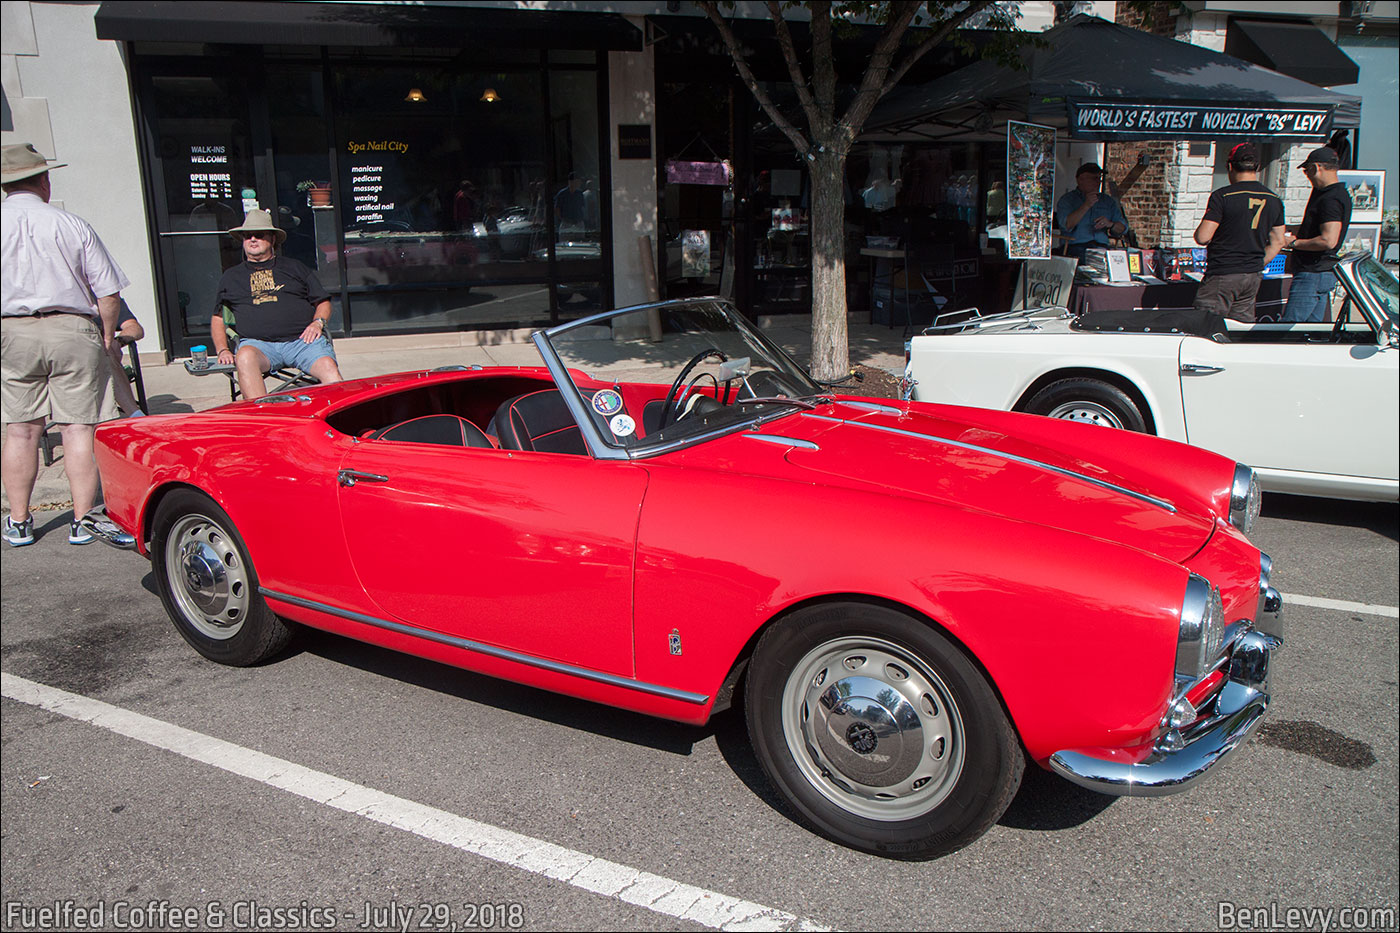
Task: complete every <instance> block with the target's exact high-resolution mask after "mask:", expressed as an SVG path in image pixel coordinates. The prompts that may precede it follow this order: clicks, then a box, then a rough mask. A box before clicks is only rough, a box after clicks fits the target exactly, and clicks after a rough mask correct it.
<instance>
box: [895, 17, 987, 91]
mask: <svg viewBox="0 0 1400 933" xmlns="http://www.w3.org/2000/svg"><path fill="white" fill-rule="evenodd" d="M991 5H992V0H974V2H973V3H969V4H968V5H967V7H966V8H965V9H963V10H961V11H959V12H957V13H954V14H953V15H952V16H950V17H949V18H948V19H946V20H944V21H943V23H942V24H941V25H940V26H939V27H938V28H937V29H936V31H935V32H934V33H933V34H932V35H930V36H929V37H928V38H926V39H925V40H924V41H923V42H920V43H919V44H918V45H917V46H915V47H914V50H913V51H911V52H910V53H909V54H908V56H906V57H905V59H904V61H902V62H900V64H899V67H897V68H896V69H895V70H894V72H893V73H891V74H890V77H889V80H888V81H886V82H885V86H884V89H883V90H882V91H881V92H880V93H881V94H888V93H889V92H890V91H892V90H893V89H894V88H895V86H896V85H898V84H899V82H900V80H901V79H903V77H904V75H905V74H906V73H907V72H908V71H909V69H910V68H912V67H914V63H915V62H917V61H918V60H919V59H921V58H923V57H924V54H925V53H926V52H928V51H929V50H930V49H932V48H934V47H935V46H937V45H939V44H940V43H941V42H942V41H943V40H944V39H946V38H948V36H949V34H951V33H952V31H953V30H954V29H957V28H958V27H959V26H961V25H962V24H963V23H965V22H967V21H968V20H969V19H971V18H972V17H973V16H976V15H977V14H978V13H980V12H982V11H983V10H985V9H986V8H987V7H989V6H991Z"/></svg>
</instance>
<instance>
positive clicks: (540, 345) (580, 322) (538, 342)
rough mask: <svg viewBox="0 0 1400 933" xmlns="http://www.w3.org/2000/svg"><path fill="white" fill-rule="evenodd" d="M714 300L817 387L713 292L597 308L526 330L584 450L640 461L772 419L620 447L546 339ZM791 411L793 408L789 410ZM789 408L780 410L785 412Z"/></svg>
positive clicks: (762, 416) (764, 415) (761, 415)
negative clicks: (590, 411) (649, 312)
mask: <svg viewBox="0 0 1400 933" xmlns="http://www.w3.org/2000/svg"><path fill="white" fill-rule="evenodd" d="M703 304H718V305H720V306H722V307H723V309H724V312H725V314H726V315H727V316H728V317H729V318H730V319H731V320H732V321H733V322H734V323H735V325H736V329H737V330H738V331H739V332H740V333H743V334H745V335H746V336H747V337H748V338H749V339H752V340H755V341H756V342H757V344H758V346H759V347H761V348H762V349H764V350H765V351H766V352H768V353H769V354H771V355H772V357H773V359H774V360H775V361H781V362H784V363H786V364H787V365H788V366H790V367H791V368H792V369H793V370H794V371H795V372H797V373H799V374H801V375H802V376H803V377H804V378H805V379H806V380H807V381H808V382H809V383H811V385H812V387H813V389H814V390H815V391H817V392H820V390H821V384H820V383H818V382H817V381H816V380H815V379H813V378H812V377H811V375H810V374H809V373H808V372H807V370H806V369H805V368H804V367H802V366H801V365H799V364H798V362H797V361H796V360H794V359H793V358H792V357H791V356H790V355H789V354H788V353H787V351H785V350H784V349H783V348H782V347H780V346H778V345H777V344H775V343H773V342H772V341H771V340H769V339H768V338H767V337H765V336H764V335H763V332H762V331H760V330H759V329H758V328H756V327H754V326H752V325H751V324H750V323H749V322H748V321H747V320H745V319H744V317H743V315H741V314H740V313H739V312H738V310H737V309H736V308H735V307H734V304H733V303H732V302H730V301H729V300H728V299H726V298H721V297H719V296H717V295H709V296H702V297H696V298H679V299H673V300H670V301H652V302H647V303H645V304H639V305H629V306H627V307H625V308H616V309H614V310H612V311H600V312H599V313H597V314H590V315H589V316H587V317H582V318H578V319H577V320H573V321H567V322H565V323H563V324H559V325H556V326H554V327H550V328H547V329H545V330H539V331H535V332H534V333H533V334H531V335H530V340H531V342H532V343H534V345H535V349H536V350H537V351H539V354H540V357H541V359H543V360H544V365H545V368H546V369H548V370H549V375H550V377H551V378H553V380H554V383H555V386H556V387H557V388H558V389H559V393H560V394H561V395H562V396H563V397H564V404H565V405H567V406H568V409H569V414H570V415H572V416H573V419H574V421H575V422H576V423H577V424H578V427H579V431H580V432H581V433H582V434H583V440H584V443H585V444H586V445H587V447H588V451H589V453H590V454H591V455H592V456H593V458H594V459H596V460H645V459H648V458H650V457H655V456H658V455H660V454H664V453H669V452H671V451H673V450H679V449H681V448H683V447H690V446H693V445H695V444H699V443H702V442H704V441H707V440H712V439H714V438H716V437H723V436H725V435H728V434H735V433H738V432H741V431H745V430H748V429H749V428H752V427H754V426H756V425H759V424H763V423H764V422H767V421H771V420H773V418H774V417H776V416H777V415H778V414H780V413H779V412H773V411H761V412H756V413H755V414H754V415H753V417H751V418H746V419H742V420H740V421H738V422H736V423H735V424H733V425H725V426H724V427H722V428H716V429H713V430H709V431H702V432H699V433H696V434H693V435H690V436H687V437H684V438H677V439H675V440H671V441H662V442H660V443H656V444H651V445H641V446H637V447H621V446H616V445H614V444H611V443H609V442H608V440H607V439H606V438H605V437H604V436H603V432H602V430H601V429H600V428H599V427H598V425H597V422H595V421H594V419H593V418H591V417H590V416H589V414H588V407H587V403H585V402H584V400H583V396H582V394H581V393H580V392H579V388H578V386H577V385H576V384H575V383H574V381H573V379H571V378H570V377H569V367H568V366H567V365H566V364H565V362H564V360H563V358H562V357H560V355H559V352H558V351H557V350H556V349H555V348H554V344H553V343H552V342H551V341H552V338H554V337H557V336H559V335H560V334H565V333H568V332H569V331H571V330H574V329H577V328H581V327H589V326H593V325H597V324H602V323H605V322H610V321H612V320H613V319H615V318H617V317H621V316H622V315H625V314H635V313H637V312H639V311H647V310H650V309H652V308H658V309H659V308H668V307H681V306H685V305H703ZM794 410H795V409H794ZM787 413H788V412H782V414H787Z"/></svg>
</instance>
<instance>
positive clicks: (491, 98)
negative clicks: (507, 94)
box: [481, 87, 501, 104]
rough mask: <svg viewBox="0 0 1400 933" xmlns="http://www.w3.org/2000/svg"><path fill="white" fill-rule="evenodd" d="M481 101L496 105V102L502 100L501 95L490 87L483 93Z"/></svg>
mask: <svg viewBox="0 0 1400 933" xmlns="http://www.w3.org/2000/svg"><path fill="white" fill-rule="evenodd" d="M481 99H482V100H483V101H485V102H486V103H488V104H494V103H495V102H496V101H498V100H500V99H501V95H499V94H497V93H496V89H495V88H493V87H488V88H487V89H486V90H484V91H482V92H481Z"/></svg>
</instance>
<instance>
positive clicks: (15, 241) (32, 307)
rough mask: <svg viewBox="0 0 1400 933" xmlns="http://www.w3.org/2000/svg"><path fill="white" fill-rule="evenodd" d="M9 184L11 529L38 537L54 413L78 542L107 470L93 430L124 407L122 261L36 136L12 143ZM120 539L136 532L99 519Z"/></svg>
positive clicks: (4, 258)
mask: <svg viewBox="0 0 1400 933" xmlns="http://www.w3.org/2000/svg"><path fill="white" fill-rule="evenodd" d="M0 163H3V171H0V186H3V187H4V190H5V203H4V206H3V207H0V218H3V222H0V227H3V248H0V262H2V263H3V276H2V277H3V280H4V284H3V287H0V291H2V292H3V298H0V306H2V307H0V311H3V316H4V333H3V344H4V345H3V352H0V356H3V361H2V362H0V371H2V374H0V386H3V403H4V417H5V444H4V455H3V474H4V481H5V493H6V495H7V496H8V497H9V501H10V514H9V515H7V516H6V517H5V524H4V538H5V541H6V543H7V544H9V545H10V546H11V547H23V546H24V545H27V544H33V543H34V518H33V516H31V515H30V514H29V499H30V496H32V495H33V493H34V483H35V480H36V479H37V477H38V472H39V440H40V438H41V437H42V436H43V433H44V425H45V424H46V423H47V422H48V421H49V420H52V421H54V422H55V423H56V424H57V425H58V429H59V433H61V434H62V435H63V470H64V472H65V473H66V474H67V475H68V488H69V491H70V492H71V494H72V496H73V518H74V519H75V521H73V523H72V524H71V525H70V526H69V530H68V543H69V544H90V543H91V542H92V541H93V540H94V537H95V536H94V534H93V530H92V527H85V525H84V524H80V523H79V522H78V521H76V519H79V518H82V517H83V516H85V515H86V514H87V513H88V512H89V511H90V510H91V509H92V507H93V506H94V505H95V504H96V502H97V491H98V486H99V477H98V473H97V461H96V460H95V459H94V458H93V434H94V429H95V426H96V425H97V423H98V422H100V421H106V420H108V419H110V418H115V417H117V415H118V411H117V404H116V401H115V398H114V396H113V393H112V370H111V367H110V366H109V365H108V362H107V345H108V344H109V343H110V342H111V340H112V334H113V332H114V331H115V330H116V327H117V317H118V313H119V310H120V308H121V294H120V293H121V290H122V289H123V288H125V287H126V286H127V285H128V284H130V283H129V282H128V281H127V278H126V276H125V275H124V274H123V273H122V270H121V268H120V267H119V266H118V265H117V263H116V262H115V261H114V260H113V259H112V257H111V255H110V254H109V253H108V252H107V248H106V247H105V246H103V245H102V241H101V240H100V239H99V238H98V236H97V234H96V232H94V231H93V229H92V227H91V226H90V225H89V224H88V223H87V221H85V220H83V219H82V218H81V217H78V216H77V215H75V214H70V213H68V212H67V211H63V210H59V209H58V208H56V207H53V206H52V205H50V204H49V197H50V194H51V189H50V187H49V170H50V169H55V168H62V167H63V165H64V163H56V164H51V163H49V162H48V160H46V159H45V158H44V157H43V156H42V155H40V154H39V152H38V151H37V150H36V149H35V148H34V146H33V145H31V144H29V143H18V144H15V145H11V146H5V147H4V150H3V157H2V158H0ZM92 524H93V527H96V528H97V529H98V531H99V533H100V534H101V535H102V536H103V537H104V538H107V539H108V540H110V541H111V542H112V543H114V544H121V545H127V544H130V543H132V542H133V539H132V538H131V536H130V535H127V534H125V533H124V532H122V531H121V530H120V529H118V528H117V527H116V526H115V525H113V524H112V523H111V522H109V521H106V520H101V521H95V522H93V523H92Z"/></svg>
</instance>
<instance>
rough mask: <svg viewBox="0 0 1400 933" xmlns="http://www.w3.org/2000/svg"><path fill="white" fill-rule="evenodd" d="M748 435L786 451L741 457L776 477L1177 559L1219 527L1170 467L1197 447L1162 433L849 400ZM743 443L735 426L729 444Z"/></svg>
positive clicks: (1190, 552) (1203, 503)
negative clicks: (1123, 448) (1121, 450)
mask: <svg viewBox="0 0 1400 933" xmlns="http://www.w3.org/2000/svg"><path fill="white" fill-rule="evenodd" d="M751 433H757V434H759V435H760V436H761V437H762V438H764V439H766V440H767V443H766V444H764V445H763V446H764V447H769V448H774V453H780V454H781V456H780V457H778V456H768V457H765V456H762V455H761V454H760V455H759V456H758V457H757V458H751V457H748V456H746V457H744V461H745V462H746V464H747V463H752V464H754V465H755V466H756V467H758V471H759V472H768V473H771V474H774V475H775V478H778V476H781V477H782V478H786V479H789V480H791V481H796V482H803V483H809V484H810V483H821V484H824V485H839V486H842V487H844V488H850V489H865V490H869V491H871V492H874V493H878V494H881V495H884V496H888V495H890V494H892V493H893V494H898V495H900V496H902V497H905V498H915V499H921V500H928V501H933V502H937V503H939V504H942V505H946V506H950V507H954V508H958V509H970V510H976V511H980V512H984V513H989V514H995V515H999V516H1004V517H1006V518H1008V519H1011V520H1015V521H1019V522H1032V523H1035V524H1040V525H1046V526H1050V527H1054V528H1058V529H1062V530H1065V531H1069V532H1072V533H1075V534H1083V535H1088V536H1092V537H1095V538H1100V539H1105V540H1110V541H1113V542H1116V543H1119V544H1124V545H1127V546H1130V547H1134V548H1138V549H1140V550H1143V551H1147V552H1149V553H1153V554H1157V555H1160V556H1162V557H1166V558H1169V559H1171V560H1174V561H1184V560H1187V559H1188V558H1190V557H1191V556H1192V555H1194V554H1195V553H1196V552H1198V551H1199V550H1200V549H1201V548H1202V547H1203V546H1204V545H1205V543H1206V541H1207V540H1209V538H1210V535H1211V533H1212V531H1213V529H1214V527H1215V516H1214V515H1213V514H1212V513H1211V511H1210V509H1209V506H1208V503H1207V502H1206V501H1204V500H1203V498H1202V497H1201V496H1200V495H1195V494H1191V493H1188V492H1187V490H1186V488H1185V487H1184V486H1183V485H1182V478H1181V477H1180V476H1175V477H1173V476H1172V475H1171V474H1172V472H1173V470H1174V469H1175V468H1177V467H1178V466H1184V465H1185V464H1184V463H1182V464H1178V462H1177V461H1178V460H1181V461H1191V460H1193V459H1194V457H1193V455H1194V454H1195V453H1196V452H1195V451H1194V450H1192V449H1190V448H1187V447H1185V446H1184V445H1178V444H1173V443H1172V442H1169V441H1162V440H1160V439H1158V438H1152V437H1145V436H1142V435H1132V436H1130V435H1127V434H1125V433H1123V432H1119V431H1110V430H1108V429H1105V428H1099V427H1095V426H1089V425H1075V424H1069V423H1067V422H1062V421H1055V420H1053V419H1046V418H1037V417H1033V416H1027V415H1012V414H1007V413H1004V412H989V411H983V410H981V409H966V408H956V407H952V406H938V405H922V404H918V403H914V404H912V405H906V404H898V405H896V404H890V405H878V404H872V403H868V402H850V401H845V402H837V403H835V404H832V405H824V406H821V407H819V408H817V409H814V410H812V411H806V412H801V413H795V414H792V415H789V416H787V417H785V418H782V419H780V420H777V421H773V422H768V423H767V424H764V425H761V426H760V427H758V428H757V429H756V431H755V432H751ZM1125 439H1128V440H1130V442H1131V443H1130V444H1129V447H1130V448H1132V449H1130V450H1129V451H1128V453H1127V455H1126V456H1125V455H1123V454H1115V453H1113V452H1111V451H1109V448H1111V447H1112V446H1114V445H1115V444H1121V443H1122V441H1124V440H1125ZM744 442H745V438H743V436H742V435H736V436H734V437H731V438H729V439H727V441H726V443H724V444H723V445H722V446H724V447H730V445H732V444H735V443H744ZM788 442H792V443H788ZM1144 442H1146V444H1147V445H1148V447H1149V449H1152V447H1153V445H1161V448H1162V449H1160V450H1156V453H1157V454H1158V456H1156V457H1152V456H1147V457H1143V456H1142V445H1143V443H1144ZM748 443H749V444H750V446H757V445H753V444H752V439H749V441H748ZM704 446H710V445H704ZM1096 450H1098V451H1104V453H1103V455H1102V456H1096ZM717 452H718V451H717ZM1172 455H1175V456H1172ZM1209 456H1212V457H1213V456H1214V455H1209ZM725 459H728V458H725ZM1133 463H1147V464H1152V465H1151V466H1145V467H1144V466H1134V465H1132V464H1133ZM764 464H766V465H767V468H766V469H765V467H764V466H763V465H764ZM1191 465H1192V466H1194V463H1193V464H1191ZM735 466H737V464H735V463H734V462H733V461H731V462H730V465H727V466H726V467H725V468H727V469H732V468H734V467H735ZM1187 472H1190V471H1189V470H1188V471H1187Z"/></svg>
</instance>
